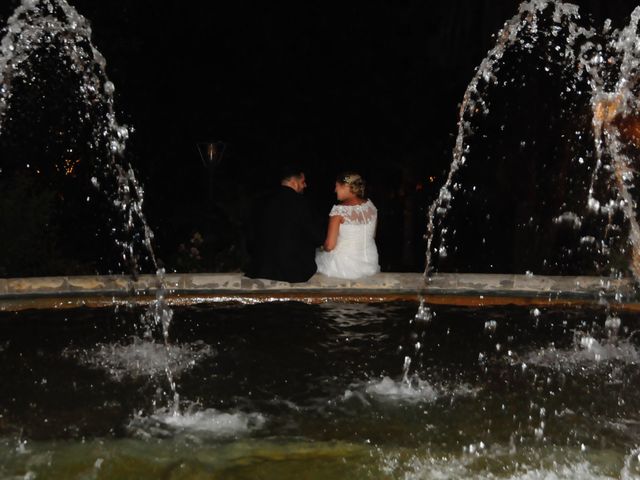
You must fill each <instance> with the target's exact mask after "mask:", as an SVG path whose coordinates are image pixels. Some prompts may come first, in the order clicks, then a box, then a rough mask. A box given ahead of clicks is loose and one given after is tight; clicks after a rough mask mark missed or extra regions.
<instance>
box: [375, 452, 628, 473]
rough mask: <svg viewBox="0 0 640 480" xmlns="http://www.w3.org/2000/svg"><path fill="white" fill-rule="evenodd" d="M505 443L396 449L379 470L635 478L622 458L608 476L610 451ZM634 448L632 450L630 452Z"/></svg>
mask: <svg viewBox="0 0 640 480" xmlns="http://www.w3.org/2000/svg"><path fill="white" fill-rule="evenodd" d="M510 450H511V449H510V448H509V447H507V446H500V445H496V446H494V447H493V448H490V449H487V450H483V451H481V452H480V451H478V452H476V453H473V454H469V453H463V454H462V455H451V454H444V455H437V456H432V455H429V454H427V455H426V456H425V455H422V454H416V455H414V456H412V457H410V458H408V459H407V458H404V457H403V456H402V455H399V454H398V453H393V454H386V455H383V456H382V458H381V459H380V470H381V471H382V472H383V473H384V474H385V475H387V476H389V477H390V478H403V479H405V480H414V479H415V480H418V479H420V480H431V479H434V480H435V479H437V480H443V479H449V478H467V479H474V480H481V479H482V480H485V479H487V480H493V479H505V480H573V479H580V480H604V479H607V480H610V479H611V478H622V479H625V480H627V479H631V478H638V477H637V476H636V475H637V472H636V470H634V469H633V468H630V467H629V462H628V461H627V462H625V468H624V469H623V470H622V471H621V472H620V474H619V475H616V476H615V477H612V476H611V463H610V462H611V461H612V460H613V459H614V458H615V457H617V456H614V457H612V456H610V454H611V453H612V452H609V453H607V452H600V453H596V454H595V455H594V456H593V457H589V456H586V455H584V454H583V453H580V452H579V451H577V450H576V449H564V448H562V447H553V448H550V449H543V450H537V449H536V450H525V451H524V452H520V453H515V452H513V451H510ZM634 453H635V452H632V455H633V454H634Z"/></svg>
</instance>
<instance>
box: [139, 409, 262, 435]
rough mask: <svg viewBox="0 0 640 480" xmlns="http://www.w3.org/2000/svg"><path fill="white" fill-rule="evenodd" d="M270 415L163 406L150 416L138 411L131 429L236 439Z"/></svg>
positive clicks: (253, 428)
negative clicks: (173, 408)
mask: <svg viewBox="0 0 640 480" xmlns="http://www.w3.org/2000/svg"><path fill="white" fill-rule="evenodd" d="M265 423H266V418H265V417H264V415H262V414H260V413H244V412H233V413H226V412H220V411H219V410H216V409H213V408H209V409H205V410H198V409H197V408H196V407H191V408H189V409H186V410H185V411H182V412H181V411H177V412H176V411H172V410H170V409H161V410H158V411H156V412H155V413H154V414H152V415H150V416H143V415H139V414H136V415H135V416H134V418H133V419H132V420H131V422H130V424H129V429H130V430H131V431H132V432H133V433H134V434H135V435H136V436H139V437H157V436H160V437H166V436H173V435H176V434H183V433H186V434H195V435H201V436H211V437H214V438H236V437H239V436H243V435H247V434H249V433H251V432H252V431H254V430H258V429H260V428H262V427H263V426H264V424H265Z"/></svg>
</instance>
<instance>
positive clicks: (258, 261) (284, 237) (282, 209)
mask: <svg viewBox="0 0 640 480" xmlns="http://www.w3.org/2000/svg"><path fill="white" fill-rule="evenodd" d="M305 188H307V183H306V179H305V175H304V171H303V170H302V169H301V168H299V167H295V166H287V167H285V168H284V169H283V170H282V171H281V175H280V187H279V188H278V191H277V192H276V193H275V194H274V195H273V197H272V198H271V199H270V200H269V201H268V202H267V204H266V207H265V209H264V210H263V212H262V215H261V217H260V219H259V220H258V224H257V235H256V245H255V253H254V258H253V259H252V268H251V271H250V272H249V273H248V274H247V275H248V276H249V277H253V278H268V279H272V280H282V281H285V282H290V283H297V282H306V281H307V280H309V278H311V276H312V275H313V274H314V273H316V270H317V266H316V261H315V249H316V247H318V246H320V245H322V243H323V242H324V236H323V234H322V232H321V231H320V230H319V229H318V228H317V227H316V225H314V223H313V221H312V217H311V212H310V211H309V207H308V205H307V202H306V200H305V198H304V196H303V195H302V194H303V192H304V190H305Z"/></svg>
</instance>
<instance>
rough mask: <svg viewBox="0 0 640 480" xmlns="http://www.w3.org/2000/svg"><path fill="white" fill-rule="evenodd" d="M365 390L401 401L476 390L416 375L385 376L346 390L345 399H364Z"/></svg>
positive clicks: (429, 400) (384, 399)
mask: <svg viewBox="0 0 640 480" xmlns="http://www.w3.org/2000/svg"><path fill="white" fill-rule="evenodd" d="M361 391H362V392H364V394H366V395H367V396H369V397H374V398H376V399H378V400H382V401H394V402H396V401H399V402H409V403H417V402H427V403H431V402H435V401H436V400H438V399H439V398H443V397H453V396H468V395H473V394H475V391H474V390H473V389H472V388H471V387H470V386H468V385H466V384H460V385H456V386H455V387H453V388H451V387H447V386H444V385H433V384H431V383H430V382H428V381H426V380H422V379H420V378H418V377H416V376H414V377H412V378H411V379H409V380H406V379H402V380H393V379H392V378H389V377H383V378H381V379H377V380H371V381H369V382H366V383H364V384H363V385H356V386H354V387H353V388H351V389H348V390H346V391H345V393H344V395H343V399H345V400H346V399H349V398H351V397H358V398H361V399H362V396H361V394H360V393H359V392H361Z"/></svg>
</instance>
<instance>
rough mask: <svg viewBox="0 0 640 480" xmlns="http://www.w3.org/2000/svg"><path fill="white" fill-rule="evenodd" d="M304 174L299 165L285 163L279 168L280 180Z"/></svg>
mask: <svg viewBox="0 0 640 480" xmlns="http://www.w3.org/2000/svg"><path fill="white" fill-rule="evenodd" d="M302 175H304V168H302V166H301V165H292V164H287V165H284V166H282V167H281V168H280V181H281V182H282V181H284V180H289V179H290V178H292V177H300V176H302Z"/></svg>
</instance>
